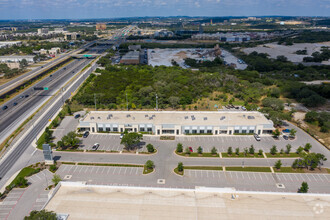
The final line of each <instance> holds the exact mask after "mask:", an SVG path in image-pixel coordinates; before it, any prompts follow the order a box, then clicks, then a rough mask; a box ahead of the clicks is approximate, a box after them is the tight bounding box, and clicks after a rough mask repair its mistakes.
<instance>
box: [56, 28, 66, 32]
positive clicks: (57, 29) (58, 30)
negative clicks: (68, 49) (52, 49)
mask: <svg viewBox="0 0 330 220" xmlns="http://www.w3.org/2000/svg"><path fill="white" fill-rule="evenodd" d="M65 31H66V30H65V28H54V33H63V32H65Z"/></svg>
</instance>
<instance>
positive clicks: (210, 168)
mask: <svg viewBox="0 0 330 220" xmlns="http://www.w3.org/2000/svg"><path fill="white" fill-rule="evenodd" d="M183 169H187V170H223V168H222V167H211V166H184V167H183Z"/></svg>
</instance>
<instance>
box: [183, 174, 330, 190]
mask: <svg viewBox="0 0 330 220" xmlns="http://www.w3.org/2000/svg"><path fill="white" fill-rule="evenodd" d="M184 176H185V177H184V178H185V180H186V181H188V182H192V183H194V184H196V185H197V186H213V187H216V186H217V187H220V186H221V187H235V188H236V189H238V190H243V191H244V190H248V191H250V190H254V191H278V192H287V191H290V192H296V191H297V189H298V188H299V187H300V186H301V183H302V182H303V181H305V182H307V183H308V185H309V189H310V190H309V191H310V192H314V193H329V192H330V188H329V183H330V175H329V174H303V173H295V174H294V173H281V174H278V173H276V174H272V173H261V172H235V171H226V172H223V171H212V170H209V171H207V170H185V171H184ZM276 184H283V185H284V187H285V188H280V187H277V186H276Z"/></svg>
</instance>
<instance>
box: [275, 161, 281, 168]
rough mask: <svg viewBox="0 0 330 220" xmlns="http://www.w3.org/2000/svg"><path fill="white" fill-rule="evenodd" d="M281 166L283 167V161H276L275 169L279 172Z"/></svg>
mask: <svg viewBox="0 0 330 220" xmlns="http://www.w3.org/2000/svg"><path fill="white" fill-rule="evenodd" d="M281 166H282V161H281V160H278V161H276V163H275V168H276V169H278V170H279V169H281Z"/></svg>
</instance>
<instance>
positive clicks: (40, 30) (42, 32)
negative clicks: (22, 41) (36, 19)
mask: <svg viewBox="0 0 330 220" xmlns="http://www.w3.org/2000/svg"><path fill="white" fill-rule="evenodd" d="M48 32H49V29H48V28H39V29H38V34H39V35H41V34H48Z"/></svg>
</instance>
